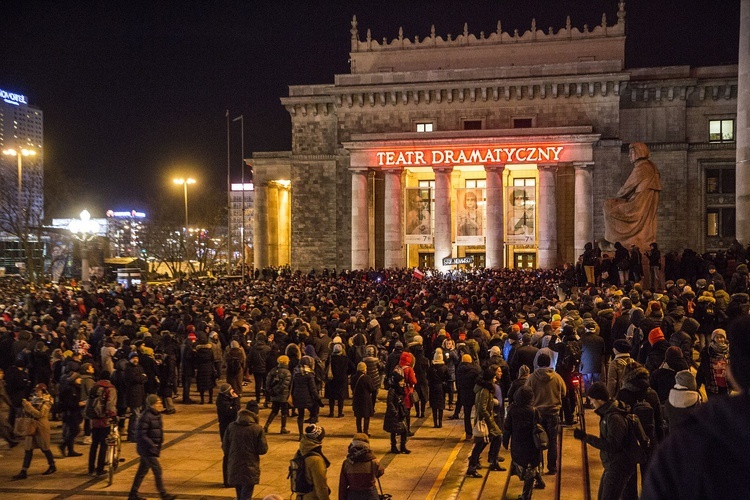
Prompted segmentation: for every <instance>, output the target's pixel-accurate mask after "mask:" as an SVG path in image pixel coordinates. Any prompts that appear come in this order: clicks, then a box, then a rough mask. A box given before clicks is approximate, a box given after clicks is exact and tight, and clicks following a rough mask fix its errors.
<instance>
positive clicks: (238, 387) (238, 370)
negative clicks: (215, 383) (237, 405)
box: [226, 340, 247, 396]
mask: <svg viewBox="0 0 750 500" xmlns="http://www.w3.org/2000/svg"><path fill="white" fill-rule="evenodd" d="M226 365H227V370H226V376H227V384H229V385H231V386H232V389H234V392H235V393H237V395H238V396H241V395H242V379H243V376H244V373H245V368H246V367H247V365H246V357H245V351H244V350H243V349H242V348H241V347H240V343H239V342H237V341H236V340H233V341H231V342H230V343H229V347H228V349H227V355H226Z"/></svg>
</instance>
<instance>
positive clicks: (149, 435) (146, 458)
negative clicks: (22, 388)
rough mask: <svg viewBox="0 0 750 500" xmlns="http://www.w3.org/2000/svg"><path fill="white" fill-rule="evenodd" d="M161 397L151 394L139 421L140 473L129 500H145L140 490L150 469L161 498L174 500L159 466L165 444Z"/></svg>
mask: <svg viewBox="0 0 750 500" xmlns="http://www.w3.org/2000/svg"><path fill="white" fill-rule="evenodd" d="M158 405H159V397H158V396H157V395H156V394H149V395H148V398H146V410H145V411H144V412H143V414H142V415H141V416H140V418H139V419H138V424H137V426H138V429H137V431H136V442H137V444H136V449H137V451H138V455H140V457H141V462H140V465H138V471H137V472H136V473H135V478H134V479H133V485H132V486H131V487H130V494H129V495H128V500H145V497H142V496H140V495H138V489H139V488H140V487H141V483H142V482H143V478H145V477H146V473H148V471H149V469H151V471H153V473H154V480H155V481H156V489H157V490H159V495H160V496H161V498H163V499H166V500H173V499H174V498H175V496H174V495H170V494H169V493H167V491H166V490H165V489H164V481H163V480H162V475H161V465H160V464H159V455H160V454H161V445H162V443H163V442H164V430H163V428H162V422H161V413H159V410H158V408H157V406H158Z"/></svg>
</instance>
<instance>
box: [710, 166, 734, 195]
mask: <svg viewBox="0 0 750 500" xmlns="http://www.w3.org/2000/svg"><path fill="white" fill-rule="evenodd" d="M706 193H707V194H734V193H735V170H734V169H733V168H709V169H706Z"/></svg>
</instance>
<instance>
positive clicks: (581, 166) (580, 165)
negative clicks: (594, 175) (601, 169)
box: [573, 161, 596, 170]
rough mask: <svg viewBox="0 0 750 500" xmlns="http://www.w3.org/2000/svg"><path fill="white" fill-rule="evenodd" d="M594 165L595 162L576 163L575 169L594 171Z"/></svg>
mask: <svg viewBox="0 0 750 500" xmlns="http://www.w3.org/2000/svg"><path fill="white" fill-rule="evenodd" d="M594 165H596V163H594V162H593V161H575V162H573V168H574V169H576V170H593V169H594Z"/></svg>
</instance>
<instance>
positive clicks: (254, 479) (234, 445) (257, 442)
mask: <svg viewBox="0 0 750 500" xmlns="http://www.w3.org/2000/svg"><path fill="white" fill-rule="evenodd" d="M221 447H222V449H223V450H224V454H225V455H226V457H227V483H228V484H230V485H232V486H242V485H245V484H258V483H259V482H260V456H261V455H265V454H266V452H267V451H268V443H267V442H266V435H265V433H264V432H263V428H262V427H261V426H260V425H259V424H258V415H257V414H255V413H253V412H251V411H249V410H240V412H239V413H238V414H237V419H236V420H235V421H234V422H232V423H231V424H229V427H227V430H226V433H225V434H224V439H223V440H222V442H221Z"/></svg>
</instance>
